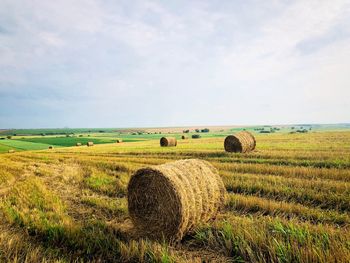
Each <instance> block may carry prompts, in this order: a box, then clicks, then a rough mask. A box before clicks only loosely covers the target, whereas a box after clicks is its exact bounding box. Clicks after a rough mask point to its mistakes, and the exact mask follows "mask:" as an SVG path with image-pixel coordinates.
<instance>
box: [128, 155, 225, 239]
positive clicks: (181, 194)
mask: <svg viewBox="0 0 350 263" xmlns="http://www.w3.org/2000/svg"><path fill="white" fill-rule="evenodd" d="M225 198H226V189H225V186H224V184H223V181H222V179H221V177H220V176H219V175H218V173H217V171H216V169H215V168H214V167H213V166H212V165H211V164H210V163H208V162H207V161H201V160H196V159H189V160H180V161H176V162H171V163H167V164H162V165H158V166H154V167H149V168H142V169H140V170H138V171H136V173H135V174H134V175H133V176H132V177H131V179H130V182H129V185H128V207H129V214H130V217H131V219H132V221H133V223H134V225H135V228H136V230H137V231H138V232H139V233H141V235H145V236H148V237H150V238H155V239H160V238H165V239H167V240H170V241H177V240H181V239H182V237H183V236H184V235H185V234H186V233H187V232H188V231H190V230H191V229H192V228H193V227H195V226H196V225H198V224H200V223H205V222H207V221H209V220H210V219H213V218H215V216H216V215H217V213H218V211H219V210H220V209H221V208H222V207H223V206H224V203H225Z"/></svg>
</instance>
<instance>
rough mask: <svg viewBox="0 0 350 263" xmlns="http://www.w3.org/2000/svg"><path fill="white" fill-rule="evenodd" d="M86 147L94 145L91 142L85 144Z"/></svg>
mask: <svg viewBox="0 0 350 263" xmlns="http://www.w3.org/2000/svg"><path fill="white" fill-rule="evenodd" d="M86 145H87V146H88V147H90V146H94V143H93V142H87V144H86Z"/></svg>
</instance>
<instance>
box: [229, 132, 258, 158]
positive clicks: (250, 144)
mask: <svg viewBox="0 0 350 263" xmlns="http://www.w3.org/2000/svg"><path fill="white" fill-rule="evenodd" d="M255 146H256V141H255V138H254V136H253V135H252V134H251V133H250V132H247V131H241V132H239V133H236V134H234V135H229V136H227V137H226V139H225V142H224V147H225V151H226V152H241V153H246V152H250V151H253V150H254V149H255Z"/></svg>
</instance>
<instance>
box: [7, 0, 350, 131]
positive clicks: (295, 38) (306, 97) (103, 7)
mask: <svg viewBox="0 0 350 263" xmlns="http://www.w3.org/2000/svg"><path fill="white" fill-rule="evenodd" d="M344 122H350V1H349V0H346V1H343V0H339V1H338V0H332V1H329V0H325V1H323V0H318V1H313V0H307V1H305V0H302V1H289V0H288V1H276V0H271V1H246V0H235V1H231V0H208V1H206V0H201V1H196V0H193V1H187V0H163V1H148V0H142V1H141V0H135V1H128V0H125V1H124V0H59V1H42V0H19V1H14V0H0V128H49V127H72V128H73V127H160V126H192V125H253V124H295V123H344Z"/></svg>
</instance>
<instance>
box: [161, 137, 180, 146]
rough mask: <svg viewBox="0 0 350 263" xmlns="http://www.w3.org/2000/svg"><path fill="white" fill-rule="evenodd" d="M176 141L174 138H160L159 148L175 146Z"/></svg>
mask: <svg viewBox="0 0 350 263" xmlns="http://www.w3.org/2000/svg"><path fill="white" fill-rule="evenodd" d="M176 145H177V140H176V138H175V137H162V138H161V139H160V146H162V147H170V146H176Z"/></svg>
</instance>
